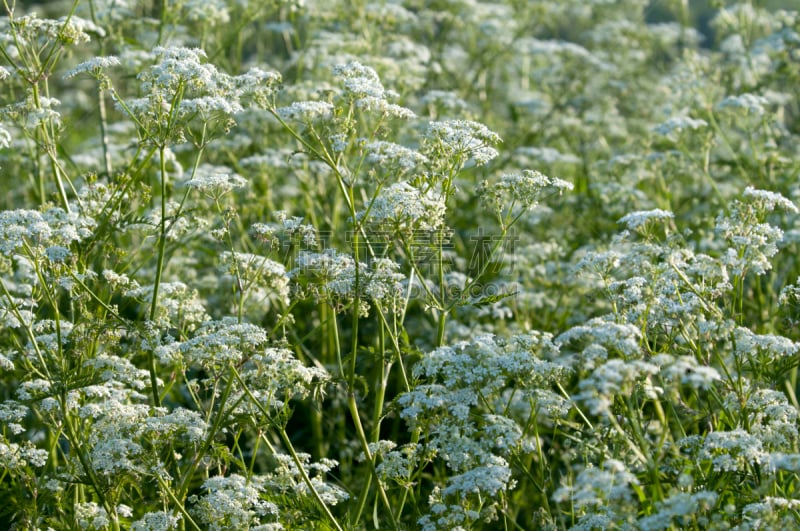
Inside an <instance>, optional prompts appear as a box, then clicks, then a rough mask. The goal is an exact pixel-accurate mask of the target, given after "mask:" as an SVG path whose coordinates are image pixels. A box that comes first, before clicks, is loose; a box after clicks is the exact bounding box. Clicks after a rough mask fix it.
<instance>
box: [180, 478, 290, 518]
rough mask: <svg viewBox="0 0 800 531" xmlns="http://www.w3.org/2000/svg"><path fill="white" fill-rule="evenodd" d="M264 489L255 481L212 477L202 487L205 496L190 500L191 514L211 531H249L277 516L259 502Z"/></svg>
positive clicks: (268, 504) (275, 509)
mask: <svg viewBox="0 0 800 531" xmlns="http://www.w3.org/2000/svg"><path fill="white" fill-rule="evenodd" d="M263 489H264V487H263V484H262V482H260V481H258V478H251V479H250V480H248V479H247V478H245V477H243V476H240V475H238V474H231V475H230V476H215V477H212V478H209V479H207V480H206V481H205V482H204V483H203V490H204V491H205V494H203V495H201V496H191V497H190V502H192V503H193V507H192V509H191V512H192V513H193V514H194V515H195V517H196V518H197V519H198V520H199V521H200V522H201V523H203V524H206V525H207V526H208V529H210V530H212V531H225V530H227V529H249V528H251V527H252V526H255V525H258V524H260V523H261V518H264V517H266V518H269V519H274V518H276V517H277V516H278V507H277V506H276V505H275V504H274V503H272V502H268V501H266V500H263V499H262V498H261V494H262V492H263Z"/></svg>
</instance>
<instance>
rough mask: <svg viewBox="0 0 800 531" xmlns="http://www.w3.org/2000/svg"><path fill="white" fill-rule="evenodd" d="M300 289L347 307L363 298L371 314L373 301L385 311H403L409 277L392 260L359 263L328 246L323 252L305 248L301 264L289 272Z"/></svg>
mask: <svg viewBox="0 0 800 531" xmlns="http://www.w3.org/2000/svg"><path fill="white" fill-rule="evenodd" d="M289 276H290V277H291V278H292V279H294V281H295V283H296V285H297V286H298V288H299V289H300V290H302V291H303V292H305V293H306V294H308V295H311V296H313V297H314V298H315V299H317V300H325V301H327V302H328V303H330V304H332V305H333V306H334V308H336V309H337V310H340V311H341V310H343V309H344V308H345V307H347V306H348V305H349V304H351V303H352V302H353V301H354V299H355V298H356V297H359V298H360V299H361V300H362V302H363V303H362V304H361V312H362V314H364V315H367V314H368V312H369V308H370V303H375V304H378V305H379V306H380V307H382V308H383V309H385V310H389V311H399V310H400V300H401V298H402V295H403V284H402V282H403V280H405V276H404V275H403V274H402V273H399V266H398V265H397V264H396V263H395V262H393V261H392V260H389V259H384V258H378V259H375V260H372V261H371V262H370V263H369V264H365V263H359V278H358V282H356V263H355V260H353V258H352V257H351V256H349V255H346V254H342V253H338V252H336V251H335V250H334V249H326V250H325V251H323V252H321V253H315V252H309V251H301V252H300V255H299V257H298V260H297V267H295V268H294V269H293V270H292V271H290V272H289Z"/></svg>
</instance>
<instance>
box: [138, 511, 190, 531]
mask: <svg viewBox="0 0 800 531" xmlns="http://www.w3.org/2000/svg"><path fill="white" fill-rule="evenodd" d="M180 519H181V514H180V513H176V514H173V513H168V512H166V511H157V512H154V513H146V514H144V516H142V517H141V518H140V519H139V520H136V521H135V522H132V523H131V531H171V530H173V529H178V523H179V522H180Z"/></svg>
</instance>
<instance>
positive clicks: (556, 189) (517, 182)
mask: <svg viewBox="0 0 800 531" xmlns="http://www.w3.org/2000/svg"><path fill="white" fill-rule="evenodd" d="M572 189H573V185H572V183H569V182H567V181H564V180H562V179H559V178H557V177H548V176H546V175H544V174H542V173H540V172H538V171H535V170H523V171H522V173H505V174H503V175H501V176H500V179H499V180H498V181H497V182H495V183H489V182H484V183H483V184H482V186H481V200H482V201H483V202H484V203H485V204H486V205H487V206H488V207H489V208H491V209H492V210H493V211H494V212H495V213H497V214H498V215H500V214H501V213H502V212H503V211H504V210H505V209H507V208H509V209H514V208H515V206H517V205H518V206H519V207H521V208H523V209H530V208H533V207H535V206H536V205H537V204H539V201H540V200H541V199H542V197H543V196H544V195H546V194H555V193H557V194H561V193H563V192H564V191H569V190H572Z"/></svg>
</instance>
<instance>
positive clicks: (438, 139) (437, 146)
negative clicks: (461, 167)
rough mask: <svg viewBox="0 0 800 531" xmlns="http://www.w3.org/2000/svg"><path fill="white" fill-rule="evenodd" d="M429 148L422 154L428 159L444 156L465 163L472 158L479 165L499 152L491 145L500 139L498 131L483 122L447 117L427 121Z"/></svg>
mask: <svg viewBox="0 0 800 531" xmlns="http://www.w3.org/2000/svg"><path fill="white" fill-rule="evenodd" d="M425 141H426V142H427V144H428V149H427V151H426V152H425V154H426V155H427V156H428V157H429V158H431V159H444V160H447V161H450V162H451V163H452V162H453V161H457V162H458V163H462V164H463V163H465V162H467V160H469V159H471V160H473V161H474V162H475V164H476V165H478V166H482V165H484V164H486V163H488V162H489V161H491V160H492V159H494V158H495V157H497V155H498V154H499V153H498V151H497V150H496V149H495V148H494V147H492V146H494V145H496V144H498V143H500V142H501V139H500V135H498V134H497V133H494V132H492V131H490V130H489V128H488V127H486V126H485V125H483V124H480V123H477V122H472V121H469V120H447V121H443V122H430V123H429V124H428V129H427V130H426V132H425Z"/></svg>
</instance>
